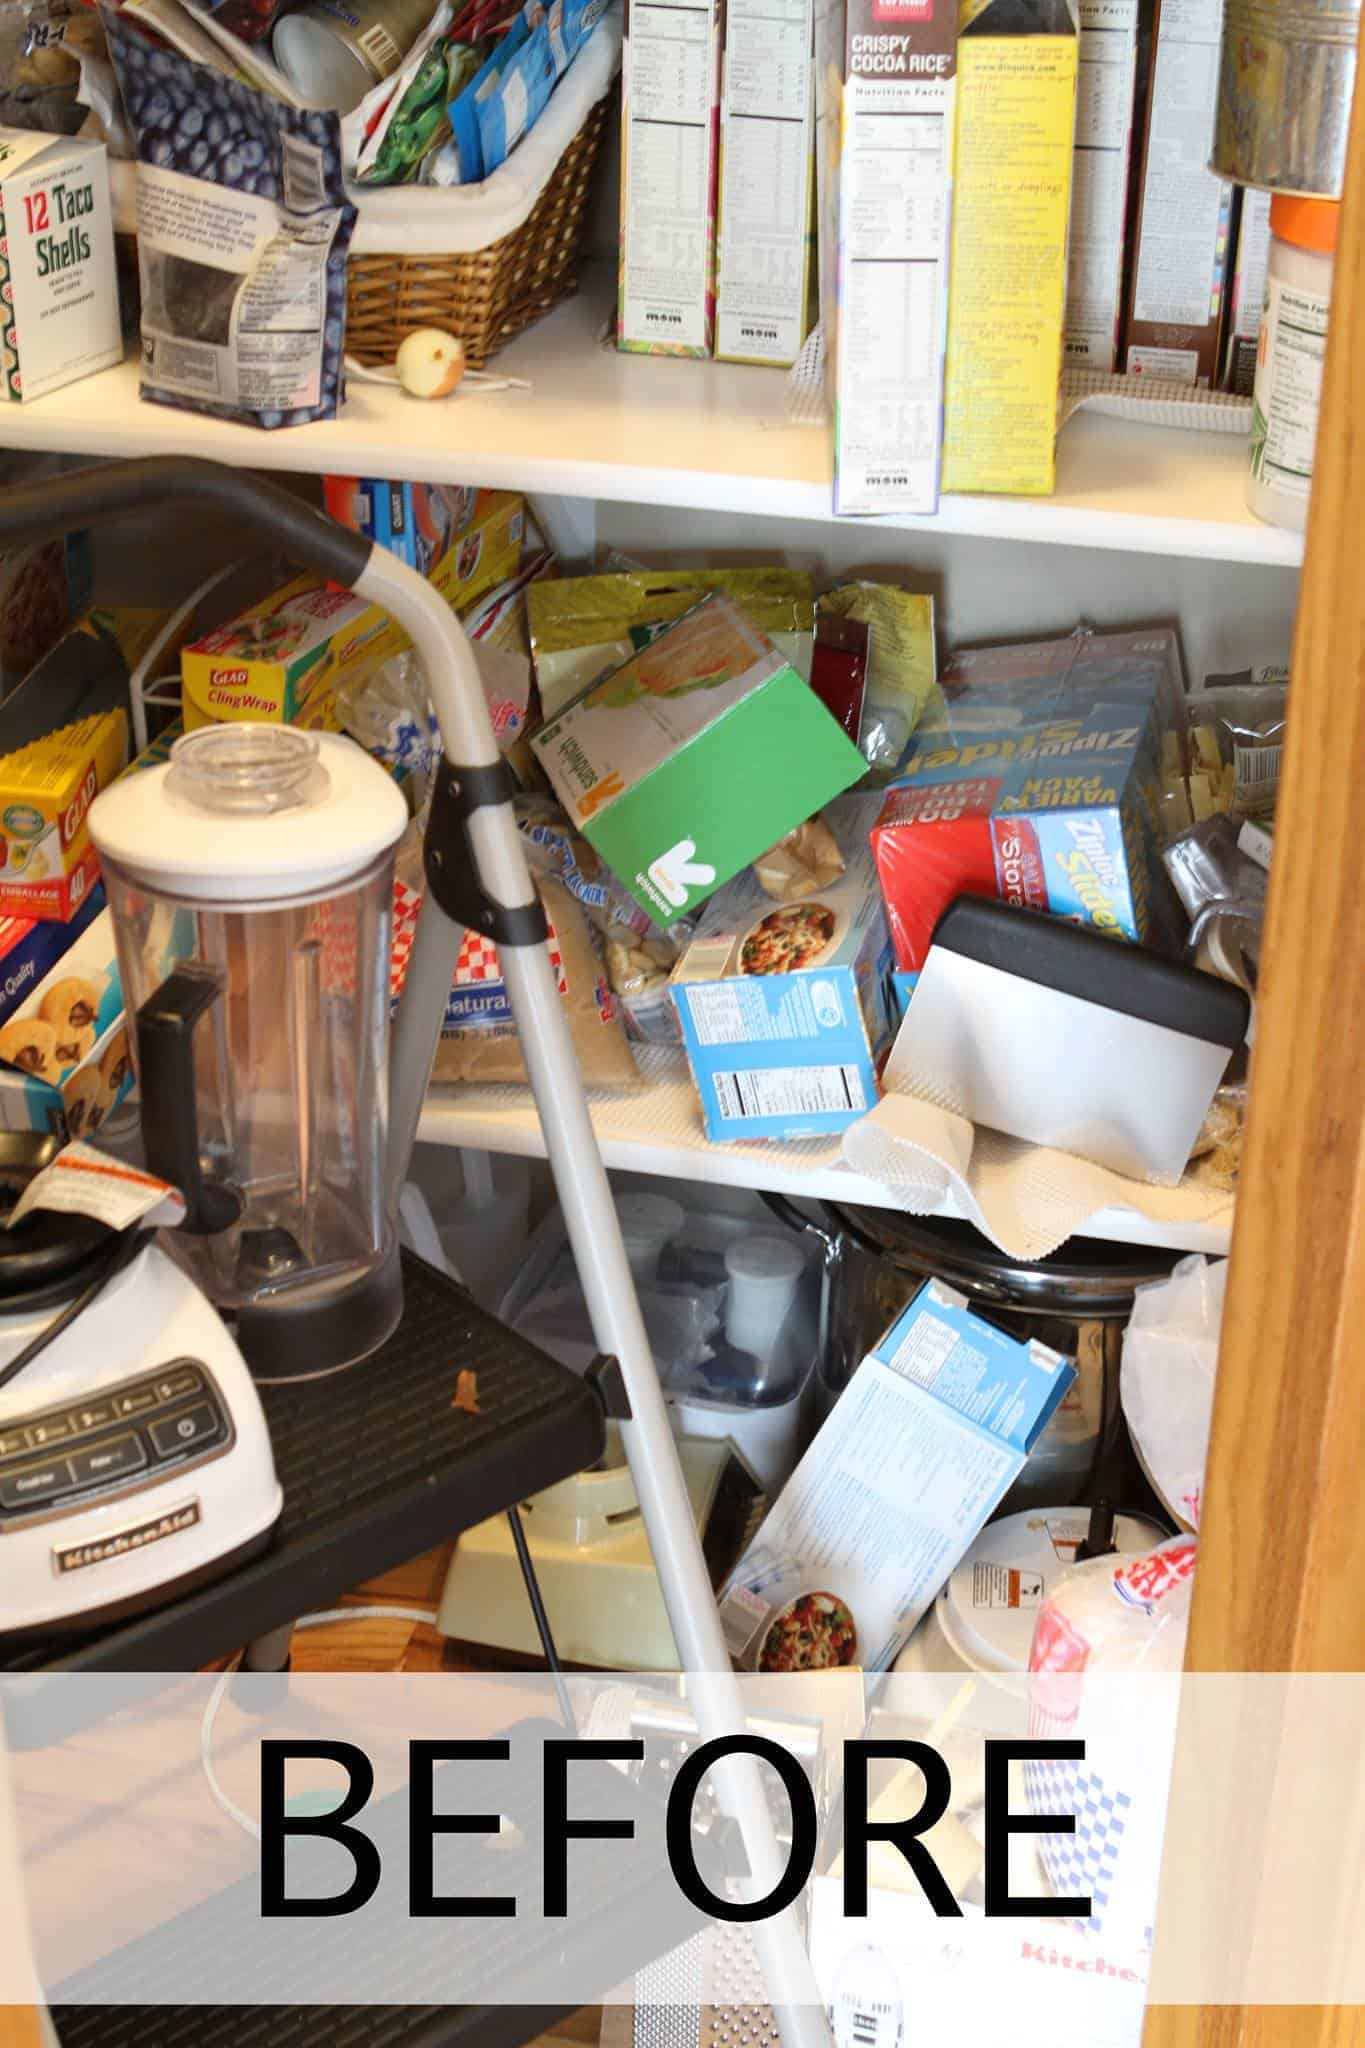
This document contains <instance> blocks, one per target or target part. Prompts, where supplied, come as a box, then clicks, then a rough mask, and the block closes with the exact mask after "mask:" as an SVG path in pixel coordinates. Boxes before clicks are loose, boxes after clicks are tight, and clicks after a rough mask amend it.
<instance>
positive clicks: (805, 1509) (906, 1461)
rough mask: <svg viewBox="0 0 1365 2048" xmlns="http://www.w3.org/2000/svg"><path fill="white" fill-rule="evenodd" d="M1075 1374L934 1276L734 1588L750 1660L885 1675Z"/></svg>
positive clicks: (842, 1410)
mask: <svg viewBox="0 0 1365 2048" xmlns="http://www.w3.org/2000/svg"><path fill="white" fill-rule="evenodd" d="M1074 1377H1075V1368H1074V1367H1073V1366H1072V1365H1071V1364H1070V1362H1069V1361H1068V1360H1067V1359H1065V1358H1062V1357H1060V1356H1059V1355H1058V1354H1057V1353H1056V1352H1055V1351H1049V1350H1048V1348H1047V1346H1046V1345H1044V1344H1039V1343H1037V1342H1036V1341H1034V1340H1029V1341H1026V1342H1021V1341H1020V1340H1019V1339H1018V1338H1016V1337H1011V1336H1007V1335H1006V1333H1005V1332H1004V1331H1003V1330H998V1329H996V1328H995V1326H994V1324H992V1323H988V1322H986V1321H984V1320H983V1318H982V1317H980V1316H979V1315H977V1314H976V1313H975V1312H974V1311H973V1310H972V1309H971V1308H970V1307H969V1306H968V1303H967V1301H966V1299H965V1297H964V1296H963V1295H961V1294H959V1293H957V1292H956V1290H955V1289H953V1288H951V1287H948V1286H946V1285H945V1283H944V1282H943V1281H941V1280H929V1281H926V1282H925V1284H924V1286H923V1287H922V1288H921V1289H920V1291H919V1293H918V1294H917V1295H916V1296H915V1298H914V1300H913V1301H912V1302H910V1304H909V1306H908V1307H907V1308H905V1309H903V1310H902V1311H901V1313H900V1315H899V1316H898V1317H897V1319H896V1321H895V1322H894V1323H893V1324H892V1325H891V1328H890V1329H889V1330H888V1331H887V1332H886V1335H885V1336H884V1337H883V1338H882V1339H881V1341H880V1342H879V1343H878V1344H877V1345H875V1346H874V1348H873V1349H872V1350H871V1351H870V1352H869V1353H868V1355H867V1357H866V1358H864V1359H863V1361H862V1363H861V1364H860V1365H859V1366H858V1368H857V1370H856V1371H855V1372H854V1374H853V1377H852V1379H851V1380H850V1381H849V1383H848V1385H847V1386H846V1387H845V1389H844V1391H843V1393H842V1394H841V1395H840V1396H839V1399H838V1401H837V1402H836V1403H835V1405H834V1408H833V1410H832V1411H831V1413H830V1416H829V1419H828V1420H827V1421H826V1423H825V1424H824V1427H823V1428H822V1429H821V1430H820V1432H819V1434H818V1435H817V1437H816V1438H815V1441H814V1442H813V1443H812V1444H811V1446H810V1448H809V1450H808V1451H807V1452H806V1454H805V1456H804V1457H803V1458H802V1460H801V1462H800V1464H799V1465H798V1466H797V1468H796V1470H795V1472H793V1474H792V1476H791V1478H790V1479H789V1480H788V1481H787V1483H786V1485H785V1486H784V1487H783V1489H782V1491H781V1493H779V1495H778V1496H777V1499H776V1501H775V1502H774V1504H773V1507H772V1511H771V1513H770V1514H769V1515H768V1517H767V1520H766V1521H765V1522H764V1523H763V1525H762V1527H761V1528H760V1529H759V1532H758V1534H757V1536H756V1537H755V1538H754V1541H753V1542H752V1543H751V1544H750V1546H749V1548H748V1550H747V1551H746V1552H745V1554H744V1556H743V1557H742V1558H741V1559H740V1562H739V1564H738V1565H737V1566H736V1567H735V1570H734V1572H733V1574H732V1575H731V1577H730V1579H729V1580H728V1582H727V1584H726V1586H725V1589H724V1591H723V1593H722V1594H721V1599H720V1618H721V1626H722V1628H723V1629H724V1631H725V1640H726V1647H727V1648H728V1649H729V1651H730V1654H731V1656H732V1657H733V1658H734V1659H735V1661H736V1663H737V1664H739V1666H740V1667H741V1668H742V1669H746V1670H751V1671H752V1670H758V1671H796V1670H808V1669H816V1668H822V1667H823V1668H828V1667H829V1666H831V1665H848V1664H860V1665H861V1666H862V1667H863V1669H864V1670H866V1671H884V1670H885V1669H886V1668H887V1666H888V1665H890V1664H892V1663H894V1661H895V1659H896V1657H897V1656H898V1655H899V1654H900V1652H901V1650H902V1649H903V1648H904V1647H905V1644H906V1642H907V1641H908V1640H909V1637H910V1634H911V1632H912V1630H913V1629H914V1628H915V1627H916V1625H917V1623H918V1622H919V1621H920V1620H921V1619H922V1617H923V1615H924V1613H925V1611H926V1610H927V1608H928V1606H929V1603H930V1601H931V1600H932V1599H933V1598H934V1596H935V1594H936V1593H937V1592H938V1590H939V1588H940V1586H942V1584H943V1583H944V1581H945V1579H947V1578H948V1576H949V1575H950V1573H952V1572H953V1571H954V1570H955V1569H956V1568H957V1566H958V1565H959V1564H960V1563H961V1561H962V1559H963V1557H964V1556H965V1554H966V1552H967V1551H968V1549H969V1548H970V1547H971V1545H972V1543H973V1542H974V1541H975V1539H976V1537H977V1536H978V1535H979V1534H980V1532H981V1530H982V1529H983V1528H984V1527H985V1525H986V1523H987V1522H988V1521H989V1519H990V1517H991V1515H992V1514H993V1513H994V1511H995V1509H996V1508H997V1507H998V1506H999V1505H1000V1502H1001V1501H1002V1500H1003V1499H1004V1497H1005V1494H1006V1493H1007V1492H1008V1491H1009V1488H1010V1487H1011V1485H1012V1484H1013V1483H1014V1481H1015V1479H1017V1478H1018V1476H1019V1473H1020V1471H1021V1470H1022V1468H1023V1464H1024V1460H1025V1459H1026V1458H1027V1456H1028V1454H1029V1452H1030V1451H1031V1450H1032V1448H1033V1446H1034V1444H1035V1443H1036V1442H1037V1440H1038V1438H1039V1437H1040V1436H1041V1434H1042V1432H1043V1430H1044V1428H1045V1427H1046V1425H1047V1422H1048V1420H1049V1418H1050V1417H1051V1415H1052V1414H1053V1412H1054V1410H1055V1409H1056V1408H1057V1407H1058V1405H1059V1404H1060V1402H1061V1400H1062V1397H1063V1395H1064V1394H1065V1393H1066V1390H1067V1388H1068V1387H1069V1386H1070V1384H1071V1382H1072V1380H1073V1379H1074Z"/></svg>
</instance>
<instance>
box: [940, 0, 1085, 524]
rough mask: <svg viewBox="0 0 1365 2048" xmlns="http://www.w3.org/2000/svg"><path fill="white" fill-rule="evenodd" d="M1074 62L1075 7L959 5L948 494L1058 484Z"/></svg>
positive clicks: (968, 1) (1007, 0)
mask: <svg viewBox="0 0 1365 2048" xmlns="http://www.w3.org/2000/svg"><path fill="white" fill-rule="evenodd" d="M1039 30H1041V33H1038V32H1035V31H1039ZM1076 51H1077V41H1076V26H1075V22H1074V21H1073V19H1072V16H1071V11H1070V8H1069V6H1068V4H1067V0H1037V4H1036V5H1035V4H1033V0H1029V4H1027V5H1025V4H1023V0H987V4H986V5H985V6H984V7H983V6H982V5H981V0H963V5H962V11H961V17H960V31H959V37H958V46H957V143H956V149H955V152H954V158H953V234H952V252H953V253H952V264H951V267H950V271H949V285H948V349H947V358H946V361H945V364H944V372H943V488H944V490H945V491H1002V492H1018V493H1035V494H1036V493H1045V492H1048V491H1050V490H1052V488H1053V485H1054V483H1055V481H1056V459H1055V457H1056V440H1057V386H1058V381H1059V378H1060V376H1061V367H1062V323H1063V319H1064V316H1065V305H1066V233H1067V217H1068V210H1069V207H1070V202H1071V168H1072V146H1073V137H1074V130H1075V118H1076Z"/></svg>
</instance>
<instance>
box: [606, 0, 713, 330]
mask: <svg viewBox="0 0 1365 2048" xmlns="http://www.w3.org/2000/svg"><path fill="white" fill-rule="evenodd" d="M721 15H722V7H721V0H669V4H668V6H666V7H660V6H657V5H655V6H651V5H649V4H648V0H643V4H635V0H631V4H629V5H627V8H626V34H625V43H624V46H623V48H622V53H621V258H620V278H619V286H618V300H617V313H616V343H617V347H618V348H623V349H628V350H632V351H634V352H635V353H637V354H640V355H666V356H709V355H710V353H711V349H712V344H713V342H714V340H715V326H716V273H715V261H714V245H715V233H716V173H717V165H718V163H719V133H720V44H721Z"/></svg>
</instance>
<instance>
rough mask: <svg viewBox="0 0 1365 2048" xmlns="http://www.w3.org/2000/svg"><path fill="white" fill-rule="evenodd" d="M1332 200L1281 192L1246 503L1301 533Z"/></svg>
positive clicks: (1323, 335) (1327, 301)
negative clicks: (1301, 196) (1303, 197)
mask: <svg viewBox="0 0 1365 2048" xmlns="http://www.w3.org/2000/svg"><path fill="white" fill-rule="evenodd" d="M1340 212H1341V207H1340V205H1339V204H1338V203H1337V201H1335V200H1332V199H1297V198H1293V197H1291V196H1290V195H1289V194H1287V193H1277V194H1276V195H1275V197H1274V198H1273V199H1272V200H1271V202H1270V260H1269V263H1268V264H1267V267H1266V287H1265V310H1264V312H1263V313H1262V315H1261V333H1260V339H1259V341H1258V343H1257V348H1256V383H1255V389H1254V392H1253V396H1252V410H1251V474H1250V477H1249V478H1248V481H1247V504H1248V505H1249V506H1250V507H1251V510H1252V511H1253V512H1254V513H1255V514H1256V516H1257V518H1258V519H1265V520H1268V521H1269V522H1270V523H1271V524H1272V525H1274V526H1292V527H1294V528H1296V529H1297V530H1298V531H1299V532H1302V531H1303V528H1304V526H1305V525H1306V523H1307V519H1308V495H1309V492H1310V490H1311V488H1312V483H1313V445H1314V443H1315V441H1316V440H1317V433H1318V406H1319V403H1320V400H1321V397H1322V365H1323V358H1324V356H1325V355H1326V352H1327V314H1328V310H1329V308H1330V305H1331V301H1332V269H1333V265H1334V262H1335V258H1336V247H1337V217H1338V215H1339V214H1340Z"/></svg>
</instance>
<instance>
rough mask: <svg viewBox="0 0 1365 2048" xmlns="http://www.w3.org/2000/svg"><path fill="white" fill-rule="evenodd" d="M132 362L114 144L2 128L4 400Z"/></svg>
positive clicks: (0, 348)
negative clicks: (119, 259) (113, 199)
mask: <svg viewBox="0 0 1365 2048" xmlns="http://www.w3.org/2000/svg"><path fill="white" fill-rule="evenodd" d="M122 360H123V331H122V328H121V326H120V323H119V301H118V279H117V276H116V275H115V271H114V228H113V216H112V213H111V211H110V206H109V168H108V162H107V160H106V157H105V153H104V144H103V143H102V142H88V141H80V140H77V139H75V138H65V137H61V138H54V137H53V136H51V135H43V134H37V133H30V132H28V131H27V130H21V129H17V128H0V368H2V369H3V374H0V397H3V398H8V399H26V398H41V397H42V396H43V394H44V393H45V392H48V391H56V390H58V389H59V388H60V387H61V386H62V385H63V384H73V383H75V381H76V379H77V378H78V377H88V376H90V375H91V374H92V373H93V372H94V371H95V370H104V369H107V368H108V367H109V365H110V364H111V363H118V362H122Z"/></svg>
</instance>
